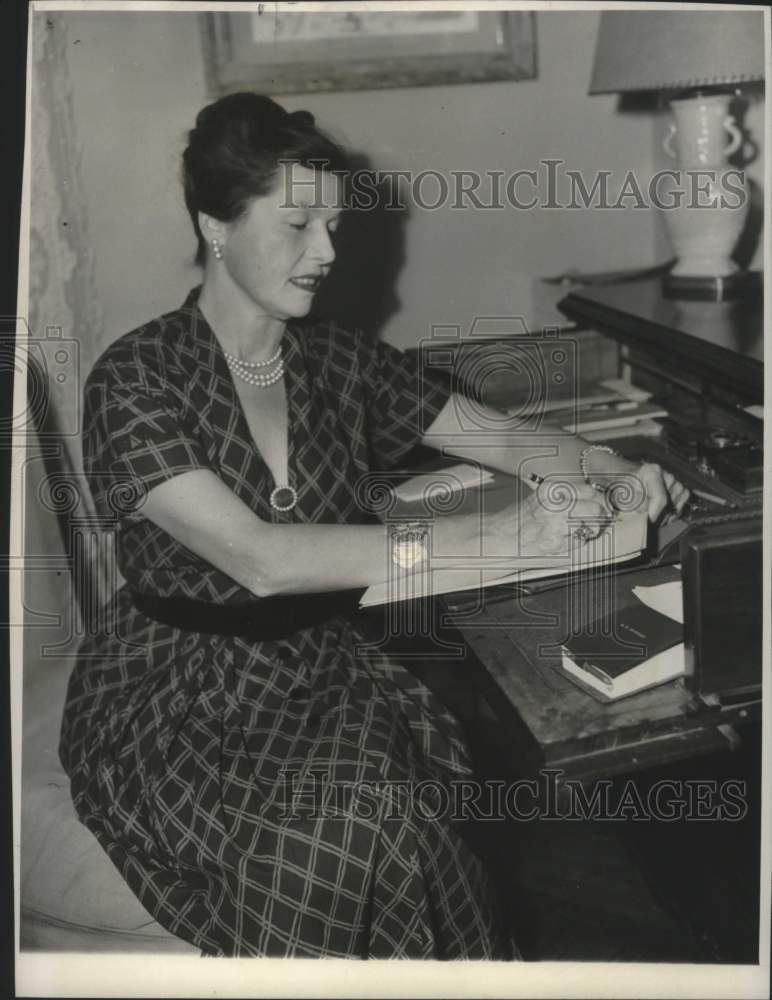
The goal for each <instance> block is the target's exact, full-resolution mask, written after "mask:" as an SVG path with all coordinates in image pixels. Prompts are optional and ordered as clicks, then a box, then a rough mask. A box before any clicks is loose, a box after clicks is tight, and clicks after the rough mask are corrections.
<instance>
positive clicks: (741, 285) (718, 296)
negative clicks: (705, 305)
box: [663, 271, 750, 302]
mask: <svg viewBox="0 0 772 1000" xmlns="http://www.w3.org/2000/svg"><path fill="white" fill-rule="evenodd" d="M749 281H750V276H749V274H748V272H747V271H736V272H735V273H734V274H729V275H726V276H725V277H703V276H699V277H695V276H693V275H688V276H687V275H677V274H667V275H665V278H664V279H663V291H664V295H665V297H666V298H668V299H701V300H704V301H709V302H724V301H726V300H727V299H734V298H737V297H738V296H739V295H742V293H743V292H744V291H745V290H746V289H747V288H748V284H749Z"/></svg>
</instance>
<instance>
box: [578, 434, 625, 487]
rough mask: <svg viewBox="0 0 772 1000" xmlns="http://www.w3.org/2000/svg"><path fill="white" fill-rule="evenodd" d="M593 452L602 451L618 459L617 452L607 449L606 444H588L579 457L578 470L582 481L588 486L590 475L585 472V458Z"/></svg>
mask: <svg viewBox="0 0 772 1000" xmlns="http://www.w3.org/2000/svg"><path fill="white" fill-rule="evenodd" d="M593 451H603V452H605V453H606V454H607V455H616V457H617V458H619V457H620V455H619V452H618V451H614V449H613V448H609V446H608V445H607V444H590V445H587V447H586V448H585V449H584V451H583V452H582V454H581V455H580V456H579V469H580V471H581V473H582V476H583V477H584V481H585V482H586V483H587V484H588V485H589V484H590V473H589V472H588V470H587V456H588V455H589V454H590V453H591V452H593Z"/></svg>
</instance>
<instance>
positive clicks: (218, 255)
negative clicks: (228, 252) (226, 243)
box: [212, 240, 224, 260]
mask: <svg viewBox="0 0 772 1000" xmlns="http://www.w3.org/2000/svg"><path fill="white" fill-rule="evenodd" d="M212 253H213V254H214V256H215V259H216V260H222V259H223V255H224V254H223V247H222V243H220V241H219V240H212Z"/></svg>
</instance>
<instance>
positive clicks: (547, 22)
mask: <svg viewBox="0 0 772 1000" xmlns="http://www.w3.org/2000/svg"><path fill="white" fill-rule="evenodd" d="M60 16H61V17H63V18H64V17H66V19H67V23H68V29H69V33H70V37H71V39H72V40H73V43H72V44H71V45H70V46H69V63H70V73H71V78H72V85H73V94H74V101H75V107H76V115H77V121H78V124H79V127H80V130H81V137H82V142H83V157H82V173H83V179H84V184H85V188H86V191H87V192H88V204H87V210H88V216H89V223H90V229H91V233H92V237H93V241H94V247H95V250H96V254H95V256H96V279H97V280H96V283H97V287H98V289H99V294H100V296H101V297H102V306H103V312H104V322H105V329H104V331H102V332H101V333H100V339H103V340H104V341H105V343H106V342H107V340H109V339H112V338H114V337H115V336H118V335H120V334H121V333H123V332H125V331H126V330H128V329H130V328H131V327H133V326H135V325H137V324H138V323H140V322H142V321H143V320H145V319H147V318H150V317H152V316H153V315H156V314H158V313H159V312H161V311H163V310H165V309H168V308H173V307H174V306H175V305H177V304H178V303H179V302H180V301H181V299H182V298H183V296H184V294H185V292H186V290H187V288H188V287H189V286H190V285H191V284H193V283H194V281H195V280H196V272H195V270H194V269H192V268H191V267H190V266H189V265H188V263H187V261H188V260H189V258H190V255H191V253H192V250H193V242H192V238H191V233H190V230H189V222H188V219H187V216H186V214H185V211H184V208H183V206H182V200H181V194H180V190H179V185H178V180H177V163H178V159H179V153H180V151H181V149H182V147H183V145H184V132H185V130H186V129H187V128H188V127H190V125H191V124H192V122H193V119H194V116H195V113H196V111H197V110H198V109H199V108H200V107H201V106H202V105H203V104H204V103H205V102H206V100H207V94H206V89H205V82H204V75H203V68H202V63H201V55H200V40H199V26H198V21H197V19H196V17H195V16H193V15H191V14H174V13H162V14H161V13H152V14H146V13H145V14H136V13H128V14H123V13H120V14H119V13H93V12H90V13H87V14H82V13H70V14H67V15H60ZM598 16H599V15H598V14H597V13H594V12H582V13H574V12H561V13H539V14H538V15H537V34H538V63H539V74H538V79H535V80H530V81H522V82H517V83H514V82H512V83H510V82H503V83H492V84H476V85H468V86H464V85H458V86H453V87H423V88H415V89H402V90H383V91H360V92H352V93H334V94H307V95H306V94H302V95H292V96H289V97H286V98H284V99H283V103H284V104H285V105H286V106H287V107H288V108H290V109H295V108H298V107H306V108H309V109H310V110H312V111H313V112H314V113H315V114H316V115H317V118H318V121H319V122H320V124H322V125H324V126H325V127H327V128H328V129H330V130H331V131H333V132H334V133H335V134H336V135H337V136H339V137H340V138H342V139H343V140H345V141H346V142H348V143H349V144H350V145H351V146H352V147H354V148H356V149H358V150H361V151H363V152H365V153H367V154H368V155H369V156H370V158H371V160H372V162H373V165H374V166H376V167H380V168H382V169H410V170H414V171H420V170H425V169H433V170H439V171H441V172H444V173H447V172H448V171H450V170H452V169H470V170H480V171H485V170H493V169H499V170H504V171H506V172H507V173H510V172H511V171H513V170H515V169H538V161H539V160H540V158H546V157H555V158H561V159H562V160H564V161H566V165H567V166H568V167H571V168H574V169H580V170H582V171H584V172H586V173H587V174H589V175H591V174H593V173H594V172H595V171H596V170H597V169H605V170H611V171H613V172H614V175H615V176H616V175H617V174H620V175H624V173H625V172H626V171H627V170H629V169H636V170H640V171H643V172H645V171H647V170H648V171H650V170H651V166H652V162H653V161H652V140H651V122H650V120H648V119H646V118H642V117H641V116H637V115H624V114H619V113H617V112H616V111H615V105H616V100H615V99H614V98H612V97H588V96H587V93H586V91H587V85H588V80H589V75H590V66H591V62H592V53H593V46H594V41H595V34H596V29H597V20H598ZM75 39H78V41H77V44H75V42H74V40H75ZM280 99H281V98H280ZM430 195H431V191H430V190H429V188H428V187H427V196H430ZM651 215H652V213H640V212H632V211H629V210H628V211H616V212H606V213H602V214H599V213H592V212H588V211H574V212H567V211H564V212H560V211H554V210H552V211H550V210H546V209H545V210H534V211H528V212H526V211H518V210H515V209H506V210H498V211H490V212H481V211H469V210H467V211H452V210H450V209H444V210H441V211H433V212H431V211H421V210H414V211H413V212H412V213H411V217H410V219H409V222H408V225H407V229H406V233H405V266H404V268H403V269H402V271H401V273H400V275H399V278H398V284H397V288H396V292H397V295H398V297H399V299H400V300H401V309H400V310H399V312H397V313H396V314H395V315H394V316H392V318H391V319H390V320H389V322H388V323H387V325H386V326H385V328H384V330H383V334H384V336H385V337H386V339H388V340H391V341H393V342H395V343H397V344H400V345H408V344H411V343H415V342H416V341H417V340H418V339H419V338H420V337H422V336H425V335H427V334H428V332H429V330H430V328H431V325H432V324H433V323H458V324H461V326H462V327H466V326H467V325H468V323H469V322H471V319H472V318H473V316H474V315H476V314H478V313H485V314H492V313H493V314H495V313H501V314H512V313H518V314H519V313H522V314H525V315H526V317H527V318H528V319H531V320H533V319H534V318H538V308H537V306H536V305H535V303H534V297H533V294H532V285H533V277H534V276H537V275H550V274H556V273H560V272H562V271H563V270H564V269H566V268H570V267H579V268H584V269H593V268H606V267H616V266H625V265H629V266H636V265H639V264H649V263H651V262H652V261H653V260H655V259H659V258H661V257H662V256H663V255H665V256H666V252H665V251H663V243H662V237H661V236H660V235H658V231H657V228H656V224H655V222H654V220H653V219H652V218H651Z"/></svg>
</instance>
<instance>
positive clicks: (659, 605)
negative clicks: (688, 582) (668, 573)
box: [633, 580, 684, 625]
mask: <svg viewBox="0 0 772 1000" xmlns="http://www.w3.org/2000/svg"><path fill="white" fill-rule="evenodd" d="M633 593H634V594H635V596H636V597H637V598H638V600H639V601H642V602H643V603H644V604H645V605H646V606H647V607H649V608H652V610H654V611H659V613H660V614H662V615H667V617H668V618H672V619H673V621H676V622H678V623H679V624H680V625H683V623H684V592H683V584H682V583H681V581H680V580H673V582H672V583H660V584H657V586H656V587H633Z"/></svg>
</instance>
